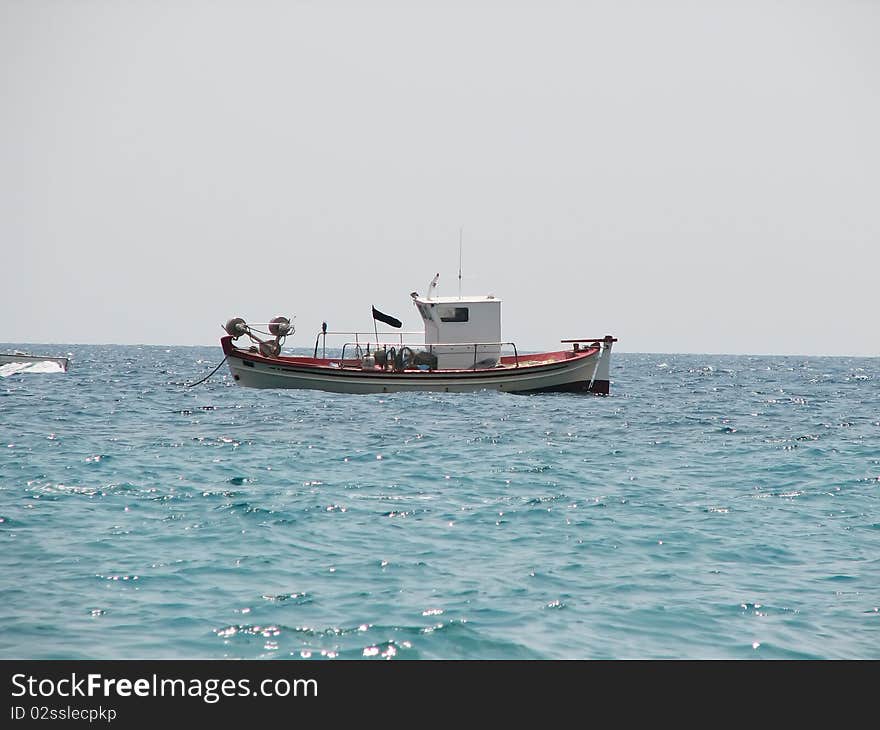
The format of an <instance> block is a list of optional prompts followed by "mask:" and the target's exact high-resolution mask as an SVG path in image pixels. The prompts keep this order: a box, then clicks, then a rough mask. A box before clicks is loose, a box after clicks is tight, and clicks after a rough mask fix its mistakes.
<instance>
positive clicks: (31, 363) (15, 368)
mask: <svg viewBox="0 0 880 730" xmlns="http://www.w3.org/2000/svg"><path fill="white" fill-rule="evenodd" d="M68 367H70V359H69V358H66V357H54V356H50V355H32V354H30V353H28V352H20V351H18V350H16V351H15V352H0V375H12V374H13V372H15V373H21V372H54V373H59V372H60V373H66V372H67V368H68Z"/></svg>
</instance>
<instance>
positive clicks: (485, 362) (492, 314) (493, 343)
mask: <svg viewBox="0 0 880 730" xmlns="http://www.w3.org/2000/svg"><path fill="white" fill-rule="evenodd" d="M412 298H413V302H414V304H415V305H416V309H418V310H419V314H420V315H421V317H422V321H423V322H424V323H425V345H426V346H428V349H429V350H430V351H431V352H433V353H434V354H435V355H436V356H437V367H438V369H440V370H448V369H454V368H461V369H464V368H474V367H481V368H483V367H494V366H495V365H497V364H498V360H499V358H500V356H501V344H502V343H501V300H500V299H498V298H497V297H494V296H492V295H491V294H490V295H488V296H479V297H474V296H468V297H421V296H419V295H418V294H416V293H413V294H412Z"/></svg>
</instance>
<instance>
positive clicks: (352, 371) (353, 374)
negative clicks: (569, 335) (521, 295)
mask: <svg viewBox="0 0 880 730" xmlns="http://www.w3.org/2000/svg"><path fill="white" fill-rule="evenodd" d="M435 284H436V277H435V280H434V282H433V283H432V285H431V287H429V294H428V295H427V296H424V297H422V296H420V295H419V294H418V293H417V292H412V294H411V295H410V296H411V297H412V300H413V303H414V304H415V306H416V308H417V310H418V311H419V314H420V315H421V317H422V320H423V322H424V324H425V330H424V333H423V341H421V342H417V343H416V342H407V341H405V340H404V338H403V335H402V334H400V333H394V332H383V333H380V332H379V331H378V329H375V328H374V332H372V333H364V332H328V331H327V329H326V323H325V324H324V325H323V326H322V331H321V332H319V333H318V337H317V339H316V341H315V351H314V355H313V356H312V357H305V356H295V355H285V354H282V349H281V346H282V344H283V342H284V340H285V338H286V337H287V336H288V335H289V334H291V333H292V332H293V327H292V325H291V324H290V320H289V319H287V318H286V317H276V318H275V319H273V320H272V321H271V322H269V323H266V324H263V325H250V324H248V323H246V322H245V321H244V320H243V319H241V318H237V317H236V318H233V319H231V320H229V321H228V322H227V323H226V326H225V327H224V329H225V330H226V336H224V337H222V338H221V340H220V342H221V346H222V347H223V352H224V354H225V356H226V362H227V363H228V366H229V370H230V373H231V374H232V377H233V379H234V380H235V382H236V383H238V384H239V385H243V386H245V387H250V388H298V389H314V390H323V391H329V392H335V393H359V394H366V393H395V392H406V391H437V392H448V393H461V392H470V391H476V390H484V389H488V390H499V391H505V392H510V393H544V392H554V391H568V392H587V393H596V394H600V395H607V394H608V393H609V391H610V383H611V378H610V374H611V349H612V345H613V343H614V342H616V341H617V340H616V338H614V337H612V336H611V335H605V336H603V337H596V338H580V339H568V340H562V341H561V342H562V343H563V344H565V345H568V348H567V349H561V350H555V351H552V352H541V353H527V354H526V353H523V354H520V353H519V352H518V351H517V348H516V345H515V344H514V343H513V342H503V341H502V339H501V300H500V299H498V298H496V297H494V296H492V295H487V296H467V297H462V296H458V297H432V296H431V292H432V291H433V286H434V285H435ZM373 318H374V320H375V321H379V322H383V323H385V324H388V325H389V326H392V327H395V328H399V327H400V326H401V323H400V321H399V320H397V319H396V318H394V317H390V316H388V315H385V314H382V313H381V312H378V310H376V309H375V307H374V308H373ZM258 327H266V328H268V331H263V330H260V329H258ZM374 327H375V325H374ZM414 334H422V333H414ZM261 335H269V336H270V337H271V339H263V338H262V337H261ZM332 335H338V336H349V337H354V340H350V341H348V342H345V343H343V345H342V347H341V352H339V354H338V356H335V357H334V356H332V355H331V356H330V357H327V355H326V343H327V337H328V336H332ZM380 335H381V337H380ZM242 336H246V337H247V338H248V339H249V340H250V341H251V343H252V344H250V345H249V346H247V347H239V346H237V345H236V344H234V341H235V340H237V339H238V338H239V337H242ZM389 337H390V338H392V339H389ZM322 338H323V342H324V348H323V349H324V352H323V353H322V356H321V357H319V356H318V346H319V344H320V342H321V340H322ZM383 338H384V341H383ZM337 350H338V348H337ZM506 350H507V351H508V353H509V354H504V353H505V351H506ZM511 350H512V352H510V351H511ZM331 352H332V350H331Z"/></svg>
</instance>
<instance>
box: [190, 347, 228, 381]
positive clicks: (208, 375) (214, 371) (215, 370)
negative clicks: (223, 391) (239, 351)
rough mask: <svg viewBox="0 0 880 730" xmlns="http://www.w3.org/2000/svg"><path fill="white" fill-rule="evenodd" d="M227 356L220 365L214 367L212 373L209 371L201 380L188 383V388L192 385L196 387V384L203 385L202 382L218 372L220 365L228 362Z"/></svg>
mask: <svg viewBox="0 0 880 730" xmlns="http://www.w3.org/2000/svg"><path fill="white" fill-rule="evenodd" d="M226 357H229V355H227V356H226ZM226 357H224V358H223V359H222V360H221V361H220V365H218V366H217V367H215V368H214V369H213V370H212V371H211V372H210V373H208V374H207V375H206V376H205V377H204V378H202V379H201V380H199V381H198V382H197V383H188V384H187V386H186V387H187V388H192V387H194V386H196V385H201V384H202V383H204V382H205V381H206V380H207V379H208V378H210V377H211V376H212V375H213V374H214V373H216V372H217V371H218V370H219V369H220V366H221V365H223V363H225V362H226Z"/></svg>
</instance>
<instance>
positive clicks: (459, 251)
mask: <svg viewBox="0 0 880 730" xmlns="http://www.w3.org/2000/svg"><path fill="white" fill-rule="evenodd" d="M463 232H464V226H462V227H461V228H459V229H458V298H459V299H461V237H462V234H463Z"/></svg>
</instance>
